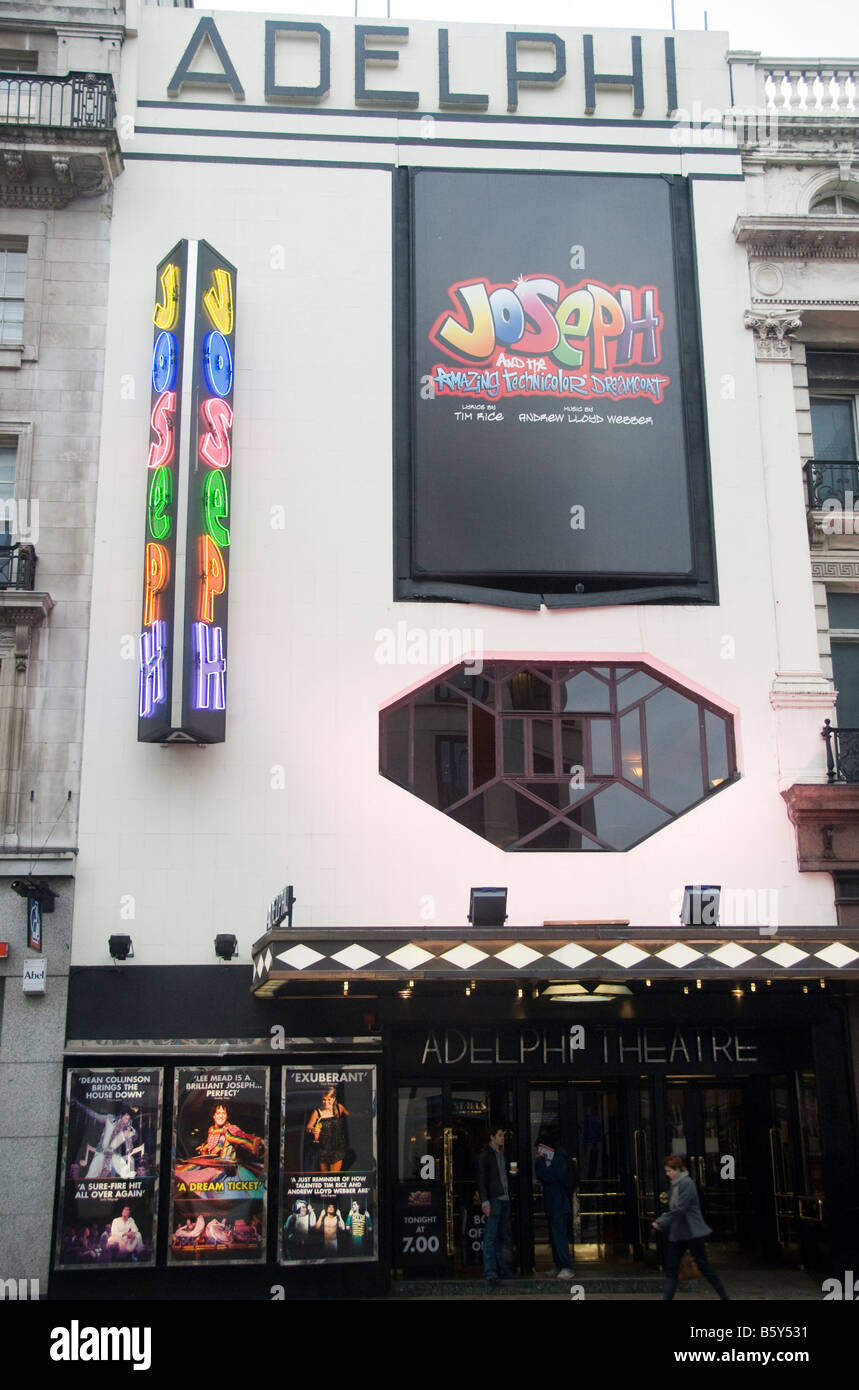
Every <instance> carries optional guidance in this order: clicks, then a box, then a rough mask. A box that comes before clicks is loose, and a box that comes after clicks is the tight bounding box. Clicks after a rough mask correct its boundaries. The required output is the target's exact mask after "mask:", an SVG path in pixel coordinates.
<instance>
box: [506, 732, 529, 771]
mask: <svg viewBox="0 0 859 1390" xmlns="http://www.w3.org/2000/svg"><path fill="white" fill-rule="evenodd" d="M502 733H503V738H504V771H505V773H506V774H507V775H508V776H510V774H511V773H516V772H524V771H525V720H524V719H505V720H504V721H503V724H502Z"/></svg>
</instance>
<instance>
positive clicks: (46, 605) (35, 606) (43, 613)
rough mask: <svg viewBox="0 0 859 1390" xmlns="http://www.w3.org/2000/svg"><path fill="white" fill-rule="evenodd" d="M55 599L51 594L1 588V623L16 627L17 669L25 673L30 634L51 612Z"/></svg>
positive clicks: (28, 657)
mask: <svg viewBox="0 0 859 1390" xmlns="http://www.w3.org/2000/svg"><path fill="white" fill-rule="evenodd" d="M53 606H54V600H53V599H52V598H51V595H50V594H46V593H35V592H32V593H31V592H27V591H26V590H24V591H22V590H20V589H2V590H0V623H2V624H3V626H4V627H14V629H15V646H14V653H15V670H16V671H17V672H18V674H19V675H23V674H24V672H25V671H26V670H27V662H28V661H29V659H30V635H31V633H32V631H33V628H34V627H38V625H39V623H41V622H42V621H43V620H44V619H45V618H46V617H47V616H48V614H49V613H50V611H51V609H52V608H53Z"/></svg>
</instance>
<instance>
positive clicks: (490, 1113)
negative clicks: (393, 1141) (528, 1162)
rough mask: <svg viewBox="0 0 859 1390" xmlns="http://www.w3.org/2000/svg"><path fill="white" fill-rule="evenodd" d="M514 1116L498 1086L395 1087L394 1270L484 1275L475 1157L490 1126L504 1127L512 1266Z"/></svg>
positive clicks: (511, 1260)
mask: <svg viewBox="0 0 859 1390" xmlns="http://www.w3.org/2000/svg"><path fill="white" fill-rule="evenodd" d="M512 1119H513V1096H512V1091H511V1088H509V1087H507V1086H506V1085H503V1084H502V1085H491V1084H490V1085H488V1086H483V1085H472V1084H469V1083H467V1082H466V1083H464V1084H462V1085H456V1084H450V1085H448V1084H446V1083H440V1084H437V1085H435V1086H403V1085H401V1086H400V1087H399V1090H398V1097H397V1179H398V1181H397V1187H396V1192H395V1202H394V1232H395V1236H394V1247H395V1249H394V1268H401V1269H403V1270H404V1271H411V1270H413V1269H416V1268H420V1267H423V1268H424V1269H430V1268H433V1269H435V1270H436V1271H438V1270H439V1269H440V1268H442V1267H443V1268H446V1269H448V1270H450V1271H451V1272H455V1273H458V1274H475V1275H481V1274H482V1273H483V1229H484V1225H485V1217H484V1215H483V1211H482V1208H481V1205H480V1195H479V1192H478V1185H477V1157H478V1154H479V1153H480V1152H481V1151H482V1150H483V1149H485V1148H486V1146H487V1144H488V1142H489V1129H490V1125H492V1124H497V1125H499V1126H500V1127H503V1128H504V1129H505V1131H506V1138H505V1150H506V1155H507V1160H508V1163H510V1164H511V1176H510V1203H511V1231H512V1237H511V1239H512V1244H511V1245H510V1247H509V1248H508V1249H507V1251H506V1260H507V1264H508V1266H509V1267H510V1268H511V1269H515V1268H516V1267H517V1265H518V1263H519V1255H518V1242H517V1239H516V1233H517V1229H518V1190H519V1183H518V1180H517V1179H518V1172H517V1171H516V1168H517V1165H516V1158H517V1154H516V1149H515V1146H514V1143H513V1140H514V1130H513V1128H512V1127H511V1125H512ZM416 1233H418V1234H416ZM418 1242H420V1246H419V1247H418Z"/></svg>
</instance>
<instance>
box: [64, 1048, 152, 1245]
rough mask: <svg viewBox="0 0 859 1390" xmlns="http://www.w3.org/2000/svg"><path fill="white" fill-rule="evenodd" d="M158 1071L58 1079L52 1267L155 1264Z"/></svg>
mask: <svg viewBox="0 0 859 1390" xmlns="http://www.w3.org/2000/svg"><path fill="white" fill-rule="evenodd" d="M161 1089H162V1071H161V1068H160V1067H148V1068H144V1069H143V1070H140V1069H128V1070H91V1069H89V1068H87V1069H86V1070H71V1071H69V1072H68V1074H67V1076H66V1110H65V1127H64V1136H63V1138H64V1142H63V1167H62V1176H61V1179H60V1193H59V1207H60V1210H59V1216H58V1220H57V1247H56V1252H55V1257H54V1268H55V1269H89V1270H91V1269H103V1268H105V1267H106V1266H107V1265H121V1266H125V1267H127V1268H132V1267H134V1266H145V1265H153V1264H154V1263H155V1240H156V1234H157V1231H156V1227H157V1217H158V1200H157V1199H158V1166H159V1159H160V1134H161Z"/></svg>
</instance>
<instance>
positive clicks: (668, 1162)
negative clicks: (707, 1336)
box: [653, 1154, 728, 1303]
mask: <svg viewBox="0 0 859 1390" xmlns="http://www.w3.org/2000/svg"><path fill="white" fill-rule="evenodd" d="M663 1167H664V1168H665V1176H666V1177H667V1178H668V1179H669V1180H670V1182H671V1195H670V1197H669V1199H668V1210H667V1211H666V1212H663V1213H662V1215H661V1216H660V1217H658V1219H657V1220H656V1221H654V1222H653V1229H654V1230H655V1231H662V1232H663V1234H664V1235H665V1250H664V1256H663V1261H662V1266H663V1272H664V1274H665V1286H664V1288H663V1291H662V1297H663V1299H666V1298H667V1299H671V1298H673V1297H674V1295H675V1293H676V1292H677V1274H678V1270H679V1269H680V1257H681V1255H682V1254H683V1251H684V1250H686V1249H689V1250H690V1251H691V1252H692V1255H693V1256H694V1259H695V1263H696V1264H697V1266H698V1268H699V1269H700V1271H701V1273H702V1274H703V1276H704V1278H705V1279H707V1280H708V1281H709V1283H711V1284H712V1285H713V1288H714V1289H715V1290H716V1293H717V1294H718V1295H719V1297H720V1298H721V1299H724V1301H725V1302H726V1303H727V1302H728V1294H727V1291H726V1289H725V1286H724V1284H723V1283H722V1281H721V1279H720V1278H719V1276H718V1274H717V1273H716V1271H715V1270H714V1269H713V1267H712V1265H711V1264H710V1261H709V1259H708V1258H707V1247H706V1245H705V1244H704V1241H705V1239H706V1237H707V1236H711V1235H712V1234H713V1232H712V1231H711V1230H710V1227H709V1226H708V1225H707V1223H706V1221H705V1220H704V1218H703V1216H702V1215H701V1203H700V1202H699V1200H698V1189H697V1188H696V1186H695V1184H694V1182H693V1181H692V1179H691V1178H690V1176H689V1174H688V1173H687V1171H686V1164H685V1163H684V1162H683V1159H682V1158H680V1157H679V1155H678V1154H670V1155H669V1156H668V1158H666V1159H665V1162H664V1164H663Z"/></svg>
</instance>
